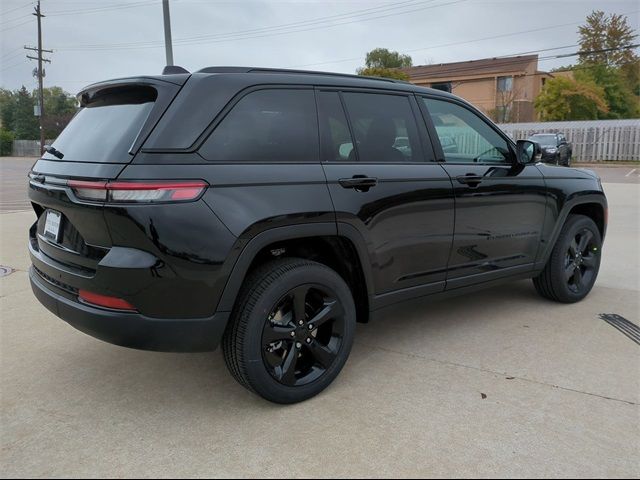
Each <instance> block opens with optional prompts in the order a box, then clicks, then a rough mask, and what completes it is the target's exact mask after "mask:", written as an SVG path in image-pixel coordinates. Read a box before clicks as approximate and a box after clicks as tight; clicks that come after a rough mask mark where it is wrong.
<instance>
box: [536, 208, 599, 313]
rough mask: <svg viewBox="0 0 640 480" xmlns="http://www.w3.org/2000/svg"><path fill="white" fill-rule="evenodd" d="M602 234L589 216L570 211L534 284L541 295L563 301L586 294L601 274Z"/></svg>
mask: <svg viewBox="0 0 640 480" xmlns="http://www.w3.org/2000/svg"><path fill="white" fill-rule="evenodd" d="M601 251H602V238H601V236H600V231H599V230H598V227H597V226H596V224H595V223H594V221H593V220H591V219H590V218H589V217H586V216H584V215H569V217H568V218H567V221H566V222H565V224H564V226H563V227H562V230H561V231H560V235H559V237H558V240H557V241H556V244H555V246H554V247H553V250H552V252H551V256H550V257H549V260H548V261H547V264H546V265H545V267H544V270H542V273H540V275H539V276H537V277H535V278H534V279H533V284H534V285H535V287H536V290H537V291H538V293H539V294H540V295H542V296H543V297H545V298H548V299H549V300H553V301H556V302H561V303H574V302H578V301H580V300H582V299H583V298H584V297H586V296H587V295H588V294H589V292H590V291H591V289H592V288H593V285H594V283H595V281H596V278H597V276H598V271H599V269H600V258H601Z"/></svg>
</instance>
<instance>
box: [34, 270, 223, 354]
mask: <svg viewBox="0 0 640 480" xmlns="http://www.w3.org/2000/svg"><path fill="white" fill-rule="evenodd" d="M29 280H30V281H31V288H32V289H33V293H34V294H35V296H36V298H37V299H38V300H39V301H40V303H42V304H43V305H44V306H45V307H46V308H47V309H49V310H50V311H51V312H52V313H54V314H55V315H57V316H58V317H60V318H61V319H62V320H64V321H65V322H67V323H68V324H69V325H71V326H72V327H74V328H76V329H78V330H80V331H81V332H84V333H86V334H88V335H91V336H92V337H95V338H97V339H99V340H103V341H105V342H108V343H113V344H115V345H120V346H123V347H129V348H137V349H141V350H154V351H162V352H206V351H212V350H215V349H216V348H217V347H218V345H219V344H220V340H221V339H222V335H223V333H224V329H225V327H226V325H227V320H228V319H229V312H218V313H216V314H215V315H213V316H211V317H207V318H198V319H165V318H150V317H146V316H144V315H141V314H139V313H130V312H120V311H116V310H109V309H103V308H97V307H92V306H90V305H85V304H83V303H80V302H77V301H73V300H71V299H69V298H66V297H64V296H62V295H60V294H58V293H56V292H55V291H54V290H53V289H52V288H50V286H49V285H48V282H47V281H46V280H44V279H43V278H42V277H41V276H40V275H38V273H36V271H35V270H34V269H33V267H32V268H30V269H29Z"/></svg>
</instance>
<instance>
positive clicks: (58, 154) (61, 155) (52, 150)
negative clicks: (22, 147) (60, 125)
mask: <svg viewBox="0 0 640 480" xmlns="http://www.w3.org/2000/svg"><path fill="white" fill-rule="evenodd" d="M44 151H45V152H47V153H50V154H51V155H53V156H54V157H58V158H59V159H60V160H62V159H63V158H64V153H62V152H61V151H60V150H57V149H55V148H54V147H52V146H51V145H45V146H44Z"/></svg>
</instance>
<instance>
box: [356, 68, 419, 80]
mask: <svg viewBox="0 0 640 480" xmlns="http://www.w3.org/2000/svg"><path fill="white" fill-rule="evenodd" d="M358 75H363V76H366V77H383V78H394V79H396V80H404V81H407V80H409V75H407V74H406V73H404V72H403V71H402V70H398V69H397V68H380V67H372V68H360V69H359V70H358Z"/></svg>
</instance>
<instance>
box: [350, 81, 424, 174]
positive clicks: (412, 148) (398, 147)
mask: <svg viewBox="0 0 640 480" xmlns="http://www.w3.org/2000/svg"><path fill="white" fill-rule="evenodd" d="M342 95H343V98H344V101H345V104H346V107H347V112H348V114H349V120H350V121H351V128H352V130H353V135H354V137H355V140H356V148H357V150H358V157H359V159H360V161H361V162H382V163H401V162H423V161H424V160H425V159H424V156H423V153H422V148H421V146H420V137H419V135H418V128H417V126H416V120H415V117H414V115H413V110H412V109H411V103H410V100H409V97H407V96H404V95H391V94H378V93H359V92H357V93H356V92H344V93H343V94H342Z"/></svg>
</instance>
